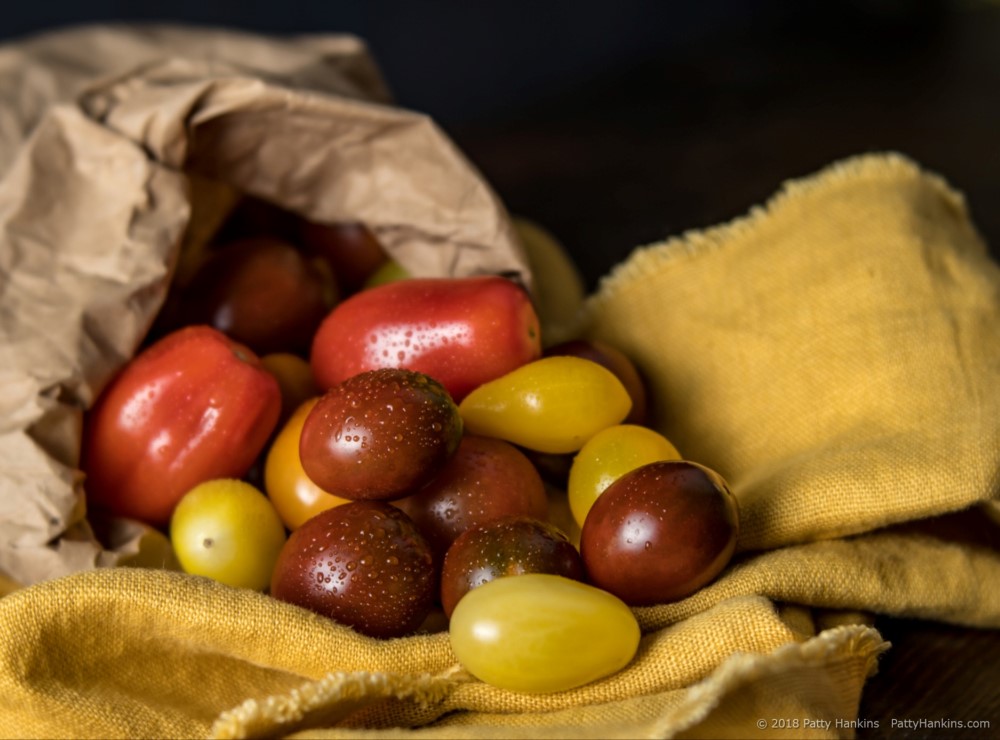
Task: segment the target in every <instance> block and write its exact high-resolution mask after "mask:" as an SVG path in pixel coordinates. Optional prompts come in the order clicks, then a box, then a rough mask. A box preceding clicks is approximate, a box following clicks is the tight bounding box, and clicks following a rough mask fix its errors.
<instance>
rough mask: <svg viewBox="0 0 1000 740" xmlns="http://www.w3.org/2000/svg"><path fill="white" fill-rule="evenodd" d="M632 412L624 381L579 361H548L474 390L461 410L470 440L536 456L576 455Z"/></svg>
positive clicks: (523, 367) (563, 358)
mask: <svg viewBox="0 0 1000 740" xmlns="http://www.w3.org/2000/svg"><path fill="white" fill-rule="evenodd" d="M631 408H632V399H631V398H630V397H629V394H628V391H626V390H625V386H623V385H622V383H621V381H620V380H618V378H617V377H616V376H615V374H614V373H612V372H611V371H610V370H608V369H607V368H604V367H602V366H601V365H598V364H597V363H596V362H593V361H591V360H585V359H583V358H580V357H571V356H555V357H546V358H543V359H541V360H535V361H534V362H528V363H526V364H524V365H521V366H520V367H519V368H517V369H516V370H513V371H512V372H509V373H507V374H506V375H503V376H501V377H499V378H497V379H496V380H491V381H489V382H487V383H484V384H483V385H481V386H479V387H478V388H476V389H475V390H473V391H472V392H471V393H470V394H469V395H468V396H466V397H465V399H463V401H462V403H461V404H459V407H458V410H459V413H460V414H461V415H462V419H463V420H464V422H465V429H466V431H468V432H469V433H470V434H480V435H483V436H486V437H498V438H500V439H505V440H507V441H508V442H513V443H514V444H518V445H521V446H522V447H527V448H528V449H530V450H535V451H537V452H550V453H564V452H576V451H577V450H579V449H580V448H581V447H582V446H583V444H584V443H585V442H586V441H587V440H588V439H590V438H591V437H592V436H594V435H595V434H596V433H597V432H599V431H601V430H602V429H605V428H606V427H609V426H611V425H613V424H618V423H619V422H621V421H622V419H624V418H625V416H626V415H627V414H628V412H629V410H630V409H631Z"/></svg>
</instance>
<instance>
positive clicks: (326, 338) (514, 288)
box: [310, 275, 541, 402]
mask: <svg viewBox="0 0 1000 740" xmlns="http://www.w3.org/2000/svg"><path fill="white" fill-rule="evenodd" d="M540 355H541V337H540V336H539V324H538V316H537V315H536V313H535V309H534V307H533V306H532V304H531V299H530V297H529V296H528V294H527V292H526V291H525V290H524V289H523V288H522V287H521V286H519V285H517V284H516V283H514V282H513V281H511V280H508V279H507V278H504V277H500V276H497V275H489V276H480V277H468V278H414V279H409V280H400V281H396V282H392V283H387V284H384V285H379V286H377V287H374V288H370V289H368V290H363V291H361V292H360V293H356V294H355V295H353V296H351V297H350V298H348V299H347V300H345V301H342V302H341V303H340V304H339V305H338V306H336V307H335V308H334V309H333V310H332V311H331V312H330V313H329V314H328V315H327V317H326V319H324V321H323V323H322V324H321V325H320V328H319V331H317V332H316V335H315V337H314V339H313V345H312V354H311V357H310V362H311V364H312V368H313V375H314V376H315V378H316V382H317V383H318V384H319V386H320V388H321V389H322V390H326V389H328V388H331V387H333V386H335V385H337V384H339V383H341V382H343V381H344V380H346V379H347V378H349V377H351V376H353V375H357V374H358V373H361V372H365V371H368V370H375V369H378V368H382V367H395V368H405V369H407V370H414V371H416V372H421V373H424V374H425V375H429V376H431V377H432V378H434V379H435V380H437V381H438V382H439V383H441V384H442V385H443V386H444V387H445V388H446V389H447V391H448V393H449V394H450V395H451V397H452V398H454V399H455V401H456V402H457V401H460V400H461V399H462V398H464V397H465V395H466V394H467V393H468V392H469V391H471V390H472V389H473V388H475V387H477V386H479V385H482V384H483V383H485V382H487V381H489V380H492V379H493V378H497V377H500V376H501V375H504V374H506V373H508V372H510V371H511V370H513V369H515V368H517V367H520V366H521V365H523V364H525V363H526V362H530V361H531V360H535V359H537V358H538V357H539V356H540Z"/></svg>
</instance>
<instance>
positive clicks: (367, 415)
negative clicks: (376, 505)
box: [299, 368, 462, 500]
mask: <svg viewBox="0 0 1000 740" xmlns="http://www.w3.org/2000/svg"><path fill="white" fill-rule="evenodd" d="M461 437H462V417H461V416H459V414H458V407H457V406H456V405H455V402H454V401H453V400H452V399H451V396H449V395H448V392H447V391H446V390H445V389H444V387H443V386H442V385H441V384H440V383H438V382H437V381H436V380H434V379H433V378H431V377H429V376H427V375H424V374H422V373H417V372H413V371H411V370H403V369H397V368H383V369H380V370H370V371H368V372H364V373H360V374H358V375H354V376H352V377H350V378H348V379H347V380H345V381H344V382H343V383H340V384H339V385H336V386H334V387H333V388H331V389H330V390H328V391H327V392H326V393H324V394H323V395H322V396H321V397H320V399H319V400H318V401H317V402H316V405H315V406H314V407H313V409H312V411H310V412H309V415H308V416H307V417H306V420H305V423H304V424H303V426H302V436H301V437H300V439H299V457H300V459H301V461H302V468H303V469H304V470H305V472H306V475H308V476H309V478H310V479H311V480H312V481H313V482H314V483H315V484H316V485H318V486H319V487H320V488H322V489H323V490H324V491H327V492H328V493H332V494H334V495H336V496H340V497H341V498H348V499H354V500H357V499H376V500H385V499H392V498H399V497H402V496H406V495H407V494H408V493H411V492H413V491H416V490H419V489H420V488H421V487H422V486H424V485H425V484H426V483H427V482H428V481H430V480H431V479H432V478H433V477H434V476H435V475H437V473H438V471H439V470H440V469H441V467H442V466H443V465H444V464H445V463H446V462H447V461H448V460H449V459H450V458H451V457H452V456H453V455H454V454H455V451H456V450H457V449H458V445H459V441H460V439H461Z"/></svg>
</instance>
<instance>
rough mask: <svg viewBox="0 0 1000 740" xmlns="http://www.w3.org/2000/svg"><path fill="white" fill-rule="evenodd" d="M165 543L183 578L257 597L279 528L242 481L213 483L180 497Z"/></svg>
mask: <svg viewBox="0 0 1000 740" xmlns="http://www.w3.org/2000/svg"><path fill="white" fill-rule="evenodd" d="M170 541H171V543H172V544H173V546H174V551H175V552H176V554H177V560H178V561H179V562H180V564H181V567H182V568H183V569H184V570H185V572H187V573H193V574H195V575H199V576H207V577H208V578H214V579H215V580H216V581H219V582H220V583H225V584H227V585H229V586H238V587H242V588H252V589H256V590H257V591H263V590H264V589H265V588H267V586H268V585H269V584H270V582H271V574H272V572H273V571H274V565H275V563H276V562H277V561H278V554H279V553H280V552H281V548H282V547H283V546H284V544H285V528H284V526H283V525H282V524H281V520H280V519H279V518H278V514H277V512H275V510H274V506H272V505H271V502H270V501H268V500H267V497H266V496H265V495H264V494H263V493H261V492H260V491H258V490H257V489H256V488H254V487H253V486H252V485H250V484H249V483H247V482H245V481H241V480H236V479H233V478H218V479H215V480H210V481H206V482H205V483H201V484H199V485H197V486H195V487H194V488H192V489H191V490H190V491H188V492H187V493H186V494H184V497H183V498H181V500H180V503H178V504H177V508H176V509H174V513H173V516H172V517H171V519H170Z"/></svg>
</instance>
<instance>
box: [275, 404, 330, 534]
mask: <svg viewBox="0 0 1000 740" xmlns="http://www.w3.org/2000/svg"><path fill="white" fill-rule="evenodd" d="M318 400H319V399H318V398H311V399H309V400H308V401H306V402H305V403H303V404H302V405H301V406H299V407H298V408H297V409H296V410H295V413H293V414H292V416H291V418H289V420H288V421H287V422H285V425H284V426H283V427H282V428H281V431H279V432H278V435H277V436H276V437H275V438H274V442H273V443H272V444H271V448H270V449H269V450H268V452H267V459H266V460H265V461H264V488H265V490H266V491H267V495H268V498H270V499H271V502H272V503H273V504H274V508H275V509H277V511H278V516H280V517H281V521H283V522H284V523H285V526H286V527H288V528H289V529H293V530H294V529H298V528H299V527H301V526H302V525H303V524H305V523H306V521H308V520H309V519H311V518H313V517H314V516H316V515H317V514H319V513H320V512H321V511H325V510H326V509H332V508H333V507H334V506H340V505H341V504H346V503H347V499H345V498H340V497H339V496H334V495H333V494H332V493H327V492H326V491H324V490H323V489H322V488H320V487H319V486H317V485H316V484H315V483H313V482H312V479H311V478H309V476H308V475H306V471H305V470H303V468H302V461H301V459H300V458H299V437H301V436H302V425H303V424H305V421H306V417H307V416H308V415H309V412H310V411H311V410H312V407H313V406H315V405H316V401H318Z"/></svg>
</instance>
